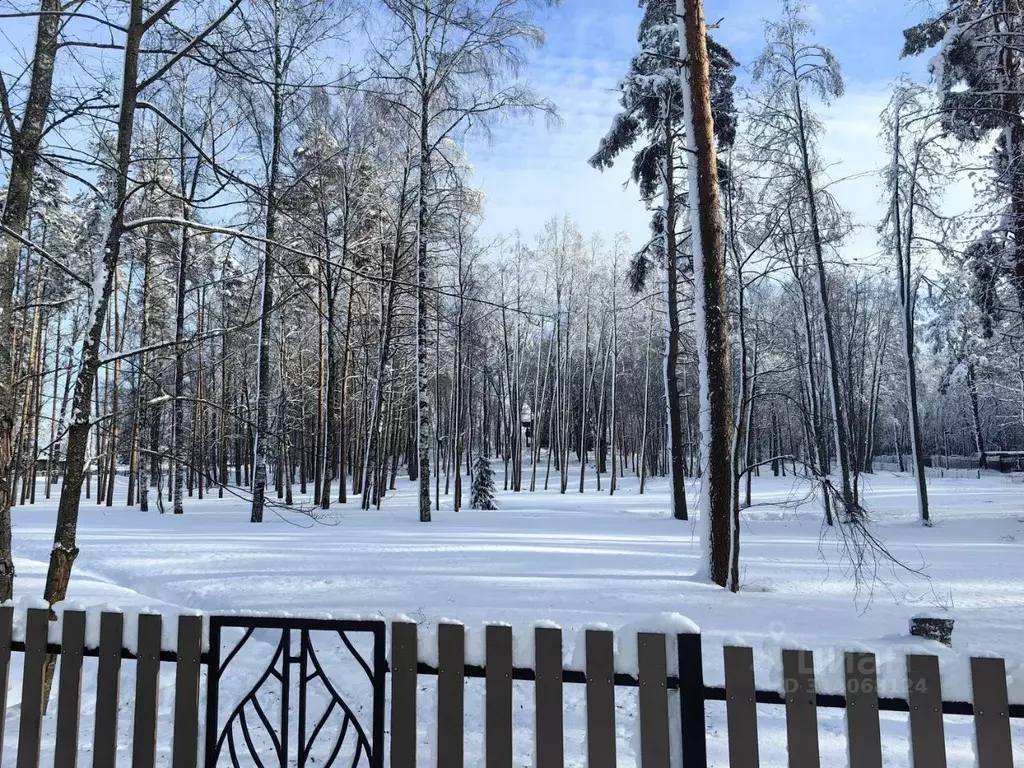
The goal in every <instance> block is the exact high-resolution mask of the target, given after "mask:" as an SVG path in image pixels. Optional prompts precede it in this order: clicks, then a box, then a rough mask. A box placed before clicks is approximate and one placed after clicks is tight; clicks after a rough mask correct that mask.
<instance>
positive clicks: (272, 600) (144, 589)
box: [4, 473, 1024, 766]
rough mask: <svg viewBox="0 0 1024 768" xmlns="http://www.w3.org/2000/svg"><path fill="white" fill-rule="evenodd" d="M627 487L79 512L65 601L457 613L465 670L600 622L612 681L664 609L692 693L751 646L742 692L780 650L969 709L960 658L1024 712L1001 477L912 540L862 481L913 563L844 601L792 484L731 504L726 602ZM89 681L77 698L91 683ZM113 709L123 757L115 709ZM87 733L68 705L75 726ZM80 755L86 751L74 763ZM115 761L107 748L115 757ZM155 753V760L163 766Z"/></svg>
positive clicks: (900, 754) (822, 671)
mask: <svg viewBox="0 0 1024 768" xmlns="http://www.w3.org/2000/svg"><path fill="white" fill-rule="evenodd" d="M499 483H500V479H499ZM571 485H573V483H570V486H571ZM624 485H625V487H624V488H623V489H622V490H620V491H619V492H617V493H616V495H615V496H614V497H609V496H608V495H607V493H606V492H605V493H601V494H598V493H596V492H595V491H593V489H588V491H587V492H586V493H585V494H582V495H581V494H579V493H578V492H575V491H570V492H569V493H567V494H566V495H564V496H562V495H559V494H558V493H557V492H556V491H547V492H544V491H538V492H537V493H534V494H530V493H525V492H524V493H520V494H513V493H507V492H503V493H500V494H499V496H500V501H501V504H502V509H501V510H499V511H495V512H476V511H469V510H465V511H462V512H459V513H453V512H451V511H450V509H449V510H445V509H444V506H443V505H442V509H441V511H440V512H439V513H436V517H435V521H434V522H433V523H431V524H429V525H424V524H421V523H419V522H418V521H417V519H416V511H415V508H414V502H415V495H414V493H413V491H414V488H413V487H412V486H411V485H410V484H408V483H407V482H403V481H400V488H399V491H398V492H397V493H396V494H393V495H392V496H391V497H389V498H388V500H387V501H386V503H385V507H384V509H383V510H382V511H380V512H376V511H374V512H362V511H359V510H357V509H353V508H351V507H340V506H338V507H336V509H335V510H334V511H332V513H331V514H330V515H329V516H327V517H325V518H323V519H320V520H318V521H313V520H311V519H310V518H308V517H306V516H303V515H298V514H294V513H286V512H285V513H282V514H281V515H277V514H273V513H269V511H268V515H267V522H266V523H264V524H263V525H261V526H254V525H251V524H249V522H248V508H247V506H246V504H245V503H244V502H242V501H240V500H237V499H228V498H226V499H224V500H218V499H207V500H204V501H198V500H196V499H188V500H187V503H186V514H185V515H184V516H177V517H176V516H173V515H170V514H167V515H159V514H157V513H155V512H150V513H146V514H143V513H140V512H138V511H137V510H128V509H125V508H124V507H123V506H117V505H115V506H114V507H113V508H110V509H108V508H106V507H97V506H96V505H95V502H93V501H85V502H84V503H83V508H82V518H81V524H80V528H79V546H80V548H81V555H80V556H79V559H78V561H77V563H76V566H75V575H74V578H73V580H72V584H71V590H70V595H69V599H70V601H72V602H74V603H77V604H80V605H84V606H99V605H113V606H118V607H121V608H124V609H127V610H128V611H137V610H139V609H140V608H144V607H146V608H152V609H159V610H160V611H161V612H164V613H176V612H179V611H180V610H182V609H190V610H196V609H198V610H201V611H204V612H237V611H259V612H271V613H289V614H294V615H314V616H320V615H325V614H329V615H333V616H338V617H348V616H359V617H384V618H392V617H396V616H408V617H411V618H412V619H414V620H415V621H417V622H419V623H420V624H421V625H423V626H422V629H421V637H422V638H424V639H425V640H426V643H424V645H426V644H427V643H429V639H430V637H431V629H432V625H434V624H436V622H437V621H438V620H439V619H450V620H458V621H461V622H463V623H465V624H466V625H468V626H469V628H470V633H471V634H470V638H469V640H468V642H467V648H468V653H469V655H470V656H471V657H474V656H479V653H480V648H481V647H482V634H483V633H482V631H480V628H481V627H482V625H483V624H485V623H488V622H501V623H509V624H511V625H513V627H514V628H515V630H516V632H517V642H522V643H525V642H526V641H527V639H528V638H529V637H530V636H532V628H533V626H534V625H535V624H537V623H538V622H540V621H553V622H556V623H557V624H559V625H560V626H561V627H562V628H563V632H564V636H565V644H566V646H567V647H566V656H567V659H568V660H569V661H570V663H580V662H581V660H582V659H581V656H582V653H577V652H576V650H575V648H574V646H575V644H576V638H577V633H578V631H579V630H581V629H584V628H586V627H593V626H605V627H609V628H612V629H616V630H618V629H623V630H624V631H623V633H622V634H621V638H620V647H619V664H620V669H622V670H623V671H629V666H630V664H631V663H635V662H633V661H631V657H632V658H635V652H631V649H630V648H628V646H629V645H630V642H631V641H632V640H633V636H632V635H631V634H630V633H631V632H635V631H636V629H637V628H646V627H670V626H672V621H673V620H672V619H671V618H670V617H667V616H665V614H681V615H682V616H685V617H687V618H689V619H691V620H692V621H694V622H696V623H697V624H698V625H699V626H700V628H701V630H702V633H703V636H704V638H705V640H704V657H705V675H706V678H707V679H708V681H709V682H711V683H720V682H721V679H722V670H721V651H720V646H721V645H723V644H742V645H750V646H753V647H754V649H755V659H756V662H755V664H756V675H757V685H758V687H759V688H777V687H778V686H779V684H780V681H779V675H778V667H779V663H780V662H779V651H780V649H781V648H783V647H790V648H792V647H807V648H812V649H814V650H815V656H816V660H817V667H818V676H819V688H820V689H821V690H823V691H825V692H828V690H829V689H834V688H835V687H836V686H837V685H839V683H840V681H841V679H842V677H841V676H842V651H845V650H871V651H874V652H876V653H877V654H878V659H879V676H880V686H881V692H882V694H883V695H895V696H903V695H905V667H904V666H903V664H902V656H903V654H905V653H907V652H926V653H936V654H938V655H939V656H940V658H941V664H942V673H943V690H944V697H945V698H946V699H969V698H970V688H969V678H968V675H967V664H968V661H967V660H968V659H969V657H970V656H977V655H988V654H996V655H999V656H1002V657H1004V658H1006V659H1007V671H1008V674H1009V676H1010V698H1011V701H1013V702H1015V703H1024V646H1022V644H1021V642H1022V638H1024V485H1021V484H1019V483H1011V482H1009V480H1008V479H1007V478H1006V477H1003V476H984V477H982V478H981V479H980V480H977V479H961V480H944V479H932V480H930V481H929V491H930V494H931V503H932V515H933V517H934V519H935V521H936V525H935V527H934V528H932V529H923V528H922V527H921V526H920V525H919V524H918V523H917V521H916V503H915V497H914V491H913V486H912V484H911V481H910V479H909V478H908V477H906V476H897V475H894V474H892V473H884V474H878V475H875V476H873V477H870V478H868V479H867V480H866V487H865V498H866V504H867V506H868V508H869V509H870V510H871V512H872V515H873V522H874V526H875V530H876V532H877V534H878V535H879V537H880V538H881V539H882V540H884V542H885V546H886V547H887V548H888V550H889V551H890V552H891V553H892V555H893V556H894V557H895V558H897V559H898V560H899V561H900V562H901V563H903V564H904V565H906V566H908V567H909V568H910V569H912V570H905V569H903V568H900V567H891V566H885V565H883V566H881V567H879V568H878V569H869V571H868V575H869V576H871V577H872V578H870V579H868V580H867V581H865V582H863V583H862V584H861V586H860V588H859V589H858V587H857V585H856V584H855V583H854V579H853V577H852V573H851V568H850V563H849V561H848V559H847V558H845V557H844V556H843V555H842V550H841V547H840V546H838V544H837V542H836V541H835V540H834V538H833V537H832V535H831V534H830V533H829V532H828V531H826V530H824V528H823V526H822V520H821V513H820V508H819V507H818V505H817V504H816V503H815V502H814V501H813V500H811V499H809V495H808V488H807V487H805V486H802V485H800V484H799V483H797V484H794V481H793V480H792V478H773V477H764V478H760V479H758V480H756V481H755V486H754V500H755V507H754V508H752V509H750V510H747V511H745V512H744V530H743V539H742V558H741V559H742V570H743V584H744V588H743V590H742V591H741V592H740V593H739V594H737V595H733V594H729V593H726V592H723V591H722V590H719V589H718V588H715V587H711V586H708V585H707V584H704V583H701V582H699V581H697V580H695V579H694V578H693V577H692V574H693V573H694V572H695V571H696V570H697V565H698V559H699V552H700V546H699V543H698V541H697V538H696V534H697V530H698V524H697V523H695V522H693V521H691V522H678V521H674V520H672V519H670V518H669V516H668V514H667V511H666V509H667V489H666V486H665V484H664V482H660V483H659V482H657V481H655V482H654V483H652V484H651V485H650V486H649V488H650V490H649V492H648V493H646V494H645V495H643V496H641V495H639V494H638V493H637V490H636V484H635V480H633V479H631V478H626V479H625V483H624ZM122 490H123V489H122ZM692 490H693V492H694V493H695V492H696V486H694V487H693V488H692ZM40 496H41V494H40ZM55 503H56V496H54V500H53V501H51V502H45V503H39V504H37V505H36V506H35V507H34V508H31V507H20V508H18V509H16V510H15V512H14V552H15V559H16V564H17V568H18V581H17V587H16V591H17V597H18V599H19V600H23V601H25V600H28V599H33V598H37V597H38V596H39V595H41V593H42V582H43V577H44V575H45V570H46V561H47V556H48V552H49V549H50V546H51V541H52V535H53V523H54V509H55ZM921 612H926V613H930V614H933V615H946V614H947V613H948V614H949V615H952V616H953V617H955V619H956V629H955V632H954V647H953V649H952V650H947V649H944V648H942V647H941V646H938V645H935V644H931V643H927V642H923V641H918V640H912V639H910V638H909V637H907V624H908V620H909V619H910V617H911V616H913V615H915V614H918V613H921ZM421 642H422V641H421ZM525 648H526V646H525V645H524V646H523V649H521V650H524V649H525ZM429 652H430V650H429V649H427V648H426V647H424V648H423V649H422V651H421V653H422V654H423V655H424V656H426V655H428V654H429ZM473 660H477V661H478V660H479V658H475V659H473ZM131 666H132V665H131V664H128V663H126V664H125V672H126V675H125V679H124V681H123V683H122V691H124V692H125V698H127V699H130V692H131V691H132V682H131V680H130V674H131ZM164 680H165V682H167V684H168V686H170V683H171V682H172V676H171V675H170V674H169V673H165V677H164ZM86 681H87V682H86V691H85V693H84V698H85V700H86V702H89V701H90V695H91V694H90V691H89V684H88V670H87V675H86ZM422 686H423V693H422V694H421V697H420V702H421V710H423V711H424V712H425V714H423V715H421V721H420V727H421V745H420V746H421V752H422V758H423V760H424V764H427V761H429V755H430V749H431V747H430V741H431V733H430V731H431V729H430V726H429V711H428V709H429V707H430V706H432V702H433V699H432V697H433V694H432V691H433V681H432V680H424V681H423V683H422ZM901 686H902V687H901ZM19 694H20V672H19V670H17V669H14V670H13V671H12V675H11V690H10V696H11V699H10V700H11V701H12V702H16V701H17V700H18V696H19ZM481 696H482V683H477V682H470V683H468V686H467V702H466V711H467V733H468V734H469V735H468V736H467V747H466V750H467V764H469V765H474V764H477V763H478V762H479V761H480V760H482V757H481V756H482V747H481V723H482V716H483V713H482V698H481ZM515 696H516V707H515V712H516V715H515V718H516V763H515V764H516V765H530V763H531V757H530V755H531V738H530V731H531V727H532V704H531V697H532V691H531V690H530V689H529V687H528V686H526V685H522V684H517V685H516V691H515ZM170 700H171V690H170V687H168V689H167V691H166V695H165V696H164V698H163V699H162V702H161V711H162V713H163V714H164V716H166V717H169V716H170V712H171V711H172V710H171V708H170ZM617 704H618V720H619V725H618V737H619V738H618V747H619V764H620V765H626V766H630V765H635V764H636V757H635V750H634V734H633V730H634V718H635V709H636V699H635V692H631V691H629V692H623V691H622V690H621V689H620V691H619V692H617ZM90 706H91V704H90ZM122 709H123V711H122V717H121V728H122V730H123V731H124V733H125V734H126V736H125V741H126V743H127V733H128V731H129V729H130V724H131V709H130V702H128V703H125V704H124V705H123V708H122ZM12 710H13V711H17V708H16V707H12ZM777 710H781V708H772V707H760V708H759V718H760V729H761V734H762V735H761V740H762V744H761V758H762V761H761V762H762V765H765V766H776V765H777V766H782V765H785V763H786V761H785V753H784V741H785V728H784V719H783V713H782V712H781V711H777ZM584 723H585V710H584V708H583V699H582V691H581V690H574V689H573V687H572V686H567V695H566V729H567V748H566V757H567V761H568V762H569V764H573V765H581V764H583V760H584V758H583V755H584V754H585V750H584V749H583V747H582V739H583V726H584ZM47 728H48V729H49V728H52V723H48V725H47ZM88 728H89V713H88V711H86V713H85V714H84V718H83V729H84V731H85V732H87V731H88ZM972 730H973V729H972V726H971V724H970V722H969V721H966V720H963V719H957V718H948V719H947V741H948V746H949V754H950V765H957V766H969V765H973V764H974V758H973V750H972V745H971V736H972ZM820 731H821V740H822V756H823V761H824V762H825V763H826V764H836V765H839V764H844V763H845V750H846V745H845V730H844V724H843V720H842V717H841V713H838V712H835V713H829V712H826V711H822V712H821V714H820ZM708 732H709V743H710V748H711V750H712V755H713V764H715V765H722V766H724V765H726V764H727V760H726V748H727V742H726V731H725V715H724V708H721V707H719V706H718V705H709V707H708ZM1013 733H1014V745H1015V750H1016V753H1015V754H1016V760H1017V761H1018V764H1024V723H1022V722H1019V721H1018V722H1016V723H1015V724H1014V731H1013ZM16 734H17V728H16V726H15V725H14V721H13V720H12V721H10V722H8V726H7V729H6V735H5V740H6V748H5V750H4V765H7V764H9V761H11V762H10V764H12V765H13V755H14V752H13V750H12V746H13V744H14V743H15V739H16V737H17V736H16ZM83 741H85V739H83ZM883 741H884V749H885V765H886V766H889V765H892V766H903V765H908V764H909V763H908V754H907V751H908V748H907V740H906V717H905V716H903V715H883ZM88 749H89V746H88V744H83V754H86V753H87V752H88ZM127 756H128V753H127V747H126V750H125V754H124V757H125V758H126V760H125V762H126V763H127ZM167 757H168V755H167V754H166V753H165V752H164V751H161V759H166V758H167ZM44 764H47V763H45V762H44Z"/></svg>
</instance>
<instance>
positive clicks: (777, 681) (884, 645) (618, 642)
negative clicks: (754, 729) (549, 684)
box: [4, 599, 1024, 705]
mask: <svg viewBox="0 0 1024 768" xmlns="http://www.w3.org/2000/svg"><path fill="white" fill-rule="evenodd" d="M4 605H8V606H11V605H13V608H14V622H13V638H12V639H13V640H14V641H15V642H24V640H25V626H26V617H27V611H28V609H29V608H47V605H46V604H45V603H44V602H43V601H41V600H30V599H21V600H19V601H17V602H15V603H11V602H8V603H5V604H4ZM66 610H82V611H85V613H86V635H85V644H86V647H87V648H98V647H99V638H100V615H101V614H102V613H103V612H106V611H111V612H115V613H121V614H122V615H123V616H124V617H125V618H124V639H123V642H122V645H123V648H124V649H125V650H127V651H129V652H130V653H132V654H135V653H137V651H138V616H139V614H150V613H156V614H159V615H161V616H162V618H163V622H162V637H161V650H163V651H166V652H171V653H173V652H175V651H176V649H177V631H178V617H179V616H182V615H190V616H196V615H199V616H202V617H203V643H202V649H203V652H204V653H205V652H206V651H208V650H209V618H210V614H204V613H202V612H200V611H195V610H189V609H181V610H177V611H173V612H169V611H168V610H167V609H166V607H164V608H162V609H161V610H160V611H155V610H149V609H147V608H129V609H122V608H120V607H118V606H115V605H98V606H88V607H85V606H81V605H78V604H76V603H73V602H71V601H66V602H64V603H59V604H57V605H55V606H54V607H53V613H54V615H55V620H54V621H52V622H51V623H50V626H49V633H48V642H50V643H52V644H59V643H60V640H61V633H62V629H63V614H64V611H66ZM218 615H222V616H248V617H279V618H304V619H343V620H346V621H383V622H385V623H386V624H388V625H390V624H392V623H394V622H411V623H415V624H417V625H418V633H417V635H418V645H419V661H420V662H421V663H423V664H426V665H428V666H432V667H437V665H438V629H437V628H438V626H439V625H440V624H461V622H458V621H454V620H450V619H443V618H442V619H438V620H426V621H424V620H418V621H417V620H415V619H412V618H410V617H408V616H405V615H398V616H394V617H386V616H381V615H370V616H352V615H346V616H334V615H331V614H325V613H317V614H313V615H309V614H305V613H303V614H294V615H293V614H285V613H280V612H277V613H266V612H255V611H238V612H224V613H218ZM493 623H495V624H498V623H500V622H493ZM503 626H507V625H503ZM486 627H487V625H486V624H478V625H469V626H465V629H466V642H465V664H466V665H470V666H478V667H484V666H485V665H486V641H485V637H486ZM538 627H548V628H555V629H561V627H559V626H558V625H557V624H554V623H552V622H547V621H537V622H534V623H533V624H531V625H518V626H514V627H513V645H512V663H513V665H514V666H515V667H517V668H520V669H532V668H533V666H534V658H535V648H534V638H535V629H536V628H538ZM590 630H605V631H611V632H613V633H614V636H615V672H616V673H618V674H624V675H630V676H633V677H635V676H637V675H638V672H639V668H638V657H637V635H638V634H639V633H642V632H654V633H658V634H664V635H666V636H667V640H668V641H667V642H666V656H667V658H666V669H667V672H668V675H669V676H670V677H677V676H678V675H679V663H678V651H677V644H676V642H675V637H676V635H678V634H699V633H700V628H699V627H698V626H697V625H696V624H695V623H694V622H692V621H691V620H690V619H688V618H686V617H685V616H682V615H680V614H678V613H671V614H661V615H659V616H652V617H650V618H647V619H641V620H638V621H634V622H631V623H629V624H625V625H623V626H621V627H619V628H617V629H616V628H612V627H609V626H607V625H603V624H588V625H582V626H576V627H572V628H571V629H567V630H565V631H563V637H562V659H563V662H562V664H563V668H564V669H565V670H567V671H579V672H582V671H584V670H585V668H586V642H585V640H586V633H587V632H588V631H590ZM702 641H703V666H704V682H705V684H706V685H709V686H719V687H720V686H723V685H724V681H725V671H724V662H723V657H722V652H721V648H722V647H723V646H747V647H751V648H752V649H753V657H754V679H755V684H756V687H757V689H758V690H761V691H775V692H778V693H780V694H781V693H784V692H785V691H784V687H785V683H784V675H783V670H782V651H783V650H787V649H793V650H810V651H813V652H814V675H815V685H816V688H817V692H818V693H819V694H826V695H828V694H840V695H841V694H843V693H844V692H845V690H846V677H845V654H846V653H847V652H851V651H856V652H864V653H873V654H875V659H876V664H877V675H878V695H879V696H880V697H883V698H896V699H905V698H906V697H907V664H906V657H907V655H908V654H923V655H931V656H937V657H938V659H939V669H940V673H941V681H942V697H943V700H945V701H962V702H971V701H972V699H973V694H972V688H971V669H970V660H971V657H978V656H994V655H995V654H991V653H988V652H986V651H985V650H984V649H981V648H947V647H946V646H944V645H942V644H940V643H937V642H934V641H931V640H926V639H923V638H917V637H910V636H905V637H904V636H888V637H885V638H882V639H880V640H877V641H872V642H870V643H867V642H864V641H855V640H851V641H850V642H848V643H845V644H844V645H843V646H842V647H837V646H834V645H821V644H817V643H814V642H813V640H812V641H810V642H809V641H808V638H806V637H796V636H789V635H784V634H780V633H774V634H771V635H769V636H768V637H765V636H760V635H759V636H756V637H745V636H736V635H725V634H721V633H714V634H710V635H709V634H704V635H703V637H702ZM389 644H390V642H389ZM389 650H390V649H389ZM1004 658H1005V662H1006V676H1007V692H1008V694H1009V700H1010V703H1011V704H1012V705H1024V654H1010V655H1007V656H1004Z"/></svg>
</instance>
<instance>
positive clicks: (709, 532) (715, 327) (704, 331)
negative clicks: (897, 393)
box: [676, 0, 739, 590]
mask: <svg viewBox="0 0 1024 768" xmlns="http://www.w3.org/2000/svg"><path fill="white" fill-rule="evenodd" d="M676 2H677V7H676V10H677V12H678V14H679V34H680V38H681V45H680V49H681V50H682V51H685V54H686V58H688V60H689V62H688V66H687V67H685V69H684V71H683V72H682V84H683V94H684V97H683V102H684V103H683V112H684V119H685V123H686V128H687V131H686V133H687V149H688V150H690V154H691V159H690V163H689V176H690V198H691V204H690V215H691V221H692V224H691V230H692V234H691V242H692V244H693V254H694V306H695V308H696V327H697V339H698V343H697V353H698V365H699V368H700V372H701V381H700V394H701V397H700V404H701V432H702V436H703V439H702V442H703V448H704V452H703V456H702V457H701V458H702V460H703V461H704V462H706V466H707V474H706V476H705V477H704V482H703V489H702V494H701V495H702V502H703V503H702V505H701V509H700V511H701V514H702V516H704V517H705V534H706V544H705V546H706V547H707V564H706V565H707V570H708V575H709V577H710V578H711V580H712V581H713V582H714V583H715V584H718V585H719V586H723V587H724V586H726V584H727V583H728V581H729V577H730V573H729V564H730V553H731V547H730V525H729V523H730V512H731V509H732V505H731V493H732V483H731V479H732V471H731V457H730V450H729V447H730V440H731V436H732V420H733V413H732V401H733V390H732V371H731V365H730V356H731V350H730V346H729V317H728V304H727V301H726V278H725V263H724V262H725V258H724V256H725V253H724V247H723V237H722V222H721V215H720V210H719V204H718V165H717V159H716V152H715V136H714V123H713V119H712V114H711V82H710V67H709V61H708V51H707V28H706V26H705V23H704V8H703V2H702V0H676ZM737 567H738V559H737V558H733V568H734V569H735V568H737ZM732 586H733V589H734V590H735V589H738V588H739V584H738V583H737V580H736V579H733V585H732Z"/></svg>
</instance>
